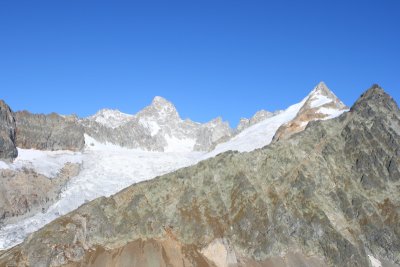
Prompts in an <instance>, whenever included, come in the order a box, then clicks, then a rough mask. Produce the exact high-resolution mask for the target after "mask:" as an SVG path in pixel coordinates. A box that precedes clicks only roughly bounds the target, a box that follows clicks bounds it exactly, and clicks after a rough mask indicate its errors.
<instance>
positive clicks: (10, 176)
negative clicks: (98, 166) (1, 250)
mask: <svg viewBox="0 0 400 267" xmlns="http://www.w3.org/2000/svg"><path fill="white" fill-rule="evenodd" d="M79 169H80V165H79V164H72V163H67V164H65V166H64V167H63V168H62V169H61V171H60V172H59V173H58V174H57V176H56V177H54V178H49V177H46V176H44V175H43V174H40V173H37V172H35V171H34V170H33V169H24V170H9V169H0V227H1V226H2V225H3V224H7V223H12V222H15V221H18V220H20V219H21V218H22V217H26V216H29V215H32V214H35V213H37V212H43V211H45V210H46V209H47V208H48V207H49V206H50V205H51V204H52V203H54V201H55V200H56V199H57V198H58V197H59V193H60V192H61V189H62V188H63V187H64V186H65V184H66V183H67V182H68V180H69V179H70V178H71V177H74V176H76V175H77V174H78V173H79Z"/></svg>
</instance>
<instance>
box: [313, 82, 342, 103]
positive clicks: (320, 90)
mask: <svg viewBox="0 0 400 267" xmlns="http://www.w3.org/2000/svg"><path fill="white" fill-rule="evenodd" d="M318 95H321V96H326V97H328V98H331V99H337V97H336V96H335V94H334V93H333V92H332V91H331V90H330V89H329V88H328V86H327V85H326V84H325V83H324V82H323V81H321V82H319V83H318V84H317V86H315V87H314V89H313V90H312V91H311V92H310V94H309V95H308V98H311V97H313V96H318Z"/></svg>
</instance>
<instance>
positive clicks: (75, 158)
mask: <svg viewBox="0 0 400 267" xmlns="http://www.w3.org/2000/svg"><path fill="white" fill-rule="evenodd" d="M67 162H70V163H79V164H80V163H82V153H80V152H72V151H68V150H58V151H43V150H35V149H22V148H18V157H17V158H16V159H15V160H14V162H12V163H6V162H3V161H0V169H11V170H21V169H25V168H26V169H33V170H34V171H35V172H37V173H40V174H43V175H45V176H47V177H49V178H54V177H55V176H57V174H58V173H59V172H60V170H61V169H62V168H63V167H64V165H65V164H66V163H67Z"/></svg>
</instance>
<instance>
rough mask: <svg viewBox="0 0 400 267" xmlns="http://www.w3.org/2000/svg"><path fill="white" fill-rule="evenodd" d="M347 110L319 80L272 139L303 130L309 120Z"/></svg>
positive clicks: (323, 118)
mask: <svg viewBox="0 0 400 267" xmlns="http://www.w3.org/2000/svg"><path fill="white" fill-rule="evenodd" d="M347 110H348V107H347V106H346V105H345V104H343V103H342V101H340V100H339V98H337V97H336V96H335V95H334V94H333V93H332V91H330V90H329V88H328V87H327V86H326V85H325V83H324V82H320V83H319V84H318V85H317V86H316V87H315V88H314V90H312V91H311V93H310V94H309V95H308V98H307V100H306V102H305V103H304V105H303V107H302V108H301V109H300V110H299V112H298V113H297V115H296V117H295V118H294V119H293V120H291V121H289V122H287V123H285V124H284V125H282V126H281V127H280V128H279V129H278V131H277V132H276V134H275V136H274V139H273V140H274V141H277V140H280V139H287V138H289V137H290V136H292V135H293V134H295V133H298V132H301V131H303V130H304V129H305V128H306V126H307V124H308V123H309V122H310V121H315V120H326V119H331V118H334V117H337V116H339V115H340V114H341V113H343V112H344V111H347Z"/></svg>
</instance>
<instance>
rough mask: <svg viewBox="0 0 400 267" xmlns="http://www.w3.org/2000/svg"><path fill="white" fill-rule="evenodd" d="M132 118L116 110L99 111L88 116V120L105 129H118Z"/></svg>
mask: <svg viewBox="0 0 400 267" xmlns="http://www.w3.org/2000/svg"><path fill="white" fill-rule="evenodd" d="M132 118H133V115H130V114H126V113H123V112H121V111H119V110H118V109H108V108H104V109H100V110H99V111H97V112H96V114H94V115H92V116H90V117H89V118H88V119H89V120H93V121H95V122H97V123H100V124H102V125H104V126H106V127H110V128H116V127H119V126H121V125H123V124H125V123H126V122H128V121H129V120H131V119H132Z"/></svg>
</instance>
